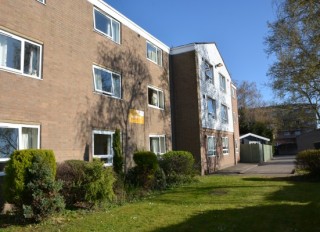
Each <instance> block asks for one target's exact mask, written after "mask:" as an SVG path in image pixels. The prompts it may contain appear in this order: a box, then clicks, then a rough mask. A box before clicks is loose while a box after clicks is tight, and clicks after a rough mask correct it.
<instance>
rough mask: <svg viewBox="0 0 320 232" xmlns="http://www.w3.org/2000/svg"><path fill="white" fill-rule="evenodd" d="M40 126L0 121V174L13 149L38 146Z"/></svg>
mask: <svg viewBox="0 0 320 232" xmlns="http://www.w3.org/2000/svg"><path fill="white" fill-rule="evenodd" d="M39 143H40V126H37V125H21V124H11V123H0V174H2V173H3V171H4V166H5V164H6V162H7V161H8V160H9V159H10V155H11V154H12V153H13V152H14V151H15V150H21V149H30V148H36V149H37V148H39V147H40V146H39Z"/></svg>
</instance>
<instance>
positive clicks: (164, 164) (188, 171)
mask: <svg viewBox="0 0 320 232" xmlns="http://www.w3.org/2000/svg"><path fill="white" fill-rule="evenodd" d="M159 163H160V167H161V168H162V169H163V171H164V172H165V175H166V179H167V183H168V184H180V183H186V182H190V181H191V180H192V177H193V175H194V172H195V170H194V158H193V156H192V154H191V153H190V152H187V151H169V152H167V153H165V154H164V155H162V156H161V160H160V162H159Z"/></svg>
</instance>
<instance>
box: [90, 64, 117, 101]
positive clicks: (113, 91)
mask: <svg viewBox="0 0 320 232" xmlns="http://www.w3.org/2000/svg"><path fill="white" fill-rule="evenodd" d="M93 76H94V87H95V91H97V92H101V93H103V94H107V95H110V96H113V97H116V98H121V76H120V75H119V74H117V73H114V72H111V71H108V70H106V69H103V68H100V67H98V66H93Z"/></svg>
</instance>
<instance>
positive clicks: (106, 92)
mask: <svg viewBox="0 0 320 232" xmlns="http://www.w3.org/2000/svg"><path fill="white" fill-rule="evenodd" d="M95 69H100V70H102V71H104V72H107V73H110V74H111V83H112V86H111V89H112V90H111V92H108V91H103V90H101V89H97V82H96V76H95V72H94V70H95ZM92 72H93V84H94V90H95V91H96V92H98V93H102V94H106V95H108V96H110V97H113V98H117V99H121V97H122V76H121V74H120V73H116V72H112V71H110V70H108V69H105V68H101V67H99V66H97V65H93V66H92ZM113 74H115V75H118V76H119V78H120V86H119V87H120V89H119V91H120V96H119V97H118V96H115V95H114V83H113V82H114V81H113V78H112V75H113Z"/></svg>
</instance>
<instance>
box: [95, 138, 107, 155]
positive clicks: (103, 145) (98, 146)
mask: <svg viewBox="0 0 320 232" xmlns="http://www.w3.org/2000/svg"><path fill="white" fill-rule="evenodd" d="M93 142H94V155H112V139H111V135H106V134H94V141H93Z"/></svg>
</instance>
